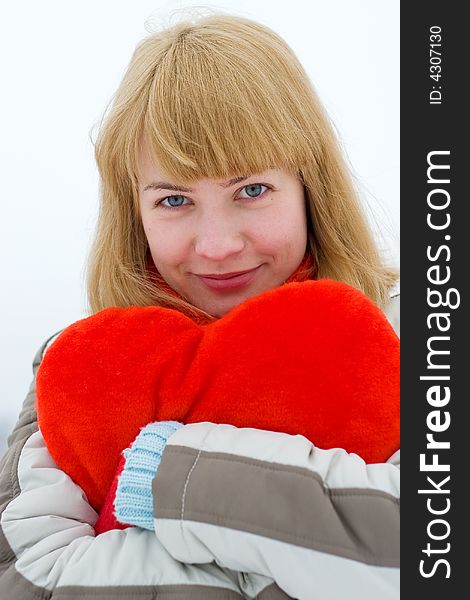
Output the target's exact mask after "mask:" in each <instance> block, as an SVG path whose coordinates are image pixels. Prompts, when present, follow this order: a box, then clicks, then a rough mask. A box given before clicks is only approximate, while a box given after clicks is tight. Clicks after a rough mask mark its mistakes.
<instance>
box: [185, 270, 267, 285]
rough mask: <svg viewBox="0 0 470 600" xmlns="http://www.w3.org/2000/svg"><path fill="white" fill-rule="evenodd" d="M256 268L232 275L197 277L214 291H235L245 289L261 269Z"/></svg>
mask: <svg viewBox="0 0 470 600" xmlns="http://www.w3.org/2000/svg"><path fill="white" fill-rule="evenodd" d="M260 267H261V265H259V266H258V267H255V268H254V269H249V270H247V271H234V272H232V273H222V274H220V275H218V274H215V273H214V274H212V273H210V274H204V275H198V274H196V277H198V278H199V280H200V281H202V283H204V284H205V285H206V286H207V287H208V288H210V289H212V290H218V291H225V290H234V289H237V288H241V287H245V286H247V285H248V284H249V283H251V281H253V279H254V278H255V276H256V274H257V273H258V270H259V268H260Z"/></svg>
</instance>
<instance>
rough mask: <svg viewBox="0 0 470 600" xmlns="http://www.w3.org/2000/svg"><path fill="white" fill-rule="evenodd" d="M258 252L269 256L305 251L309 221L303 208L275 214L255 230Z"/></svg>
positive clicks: (264, 220)
mask: <svg viewBox="0 0 470 600" xmlns="http://www.w3.org/2000/svg"><path fill="white" fill-rule="evenodd" d="M254 235H255V236H256V245H257V248H258V250H260V251H263V252H265V253H267V254H279V253H282V254H284V253H290V252H291V251H296V250H297V249H300V250H299V251H300V252H303V251H304V250H305V245H306V242H307V220H306V216H305V211H304V210H303V208H297V207H295V208H291V210H280V211H276V212H273V213H272V214H271V215H270V216H269V218H266V219H263V222H262V223H258V224H257V226H256V228H254Z"/></svg>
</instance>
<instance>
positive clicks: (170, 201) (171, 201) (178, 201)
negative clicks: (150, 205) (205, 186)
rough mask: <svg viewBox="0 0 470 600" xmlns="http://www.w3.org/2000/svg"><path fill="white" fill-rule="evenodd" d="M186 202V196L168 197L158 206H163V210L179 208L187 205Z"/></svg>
mask: <svg viewBox="0 0 470 600" xmlns="http://www.w3.org/2000/svg"><path fill="white" fill-rule="evenodd" d="M185 200H186V197H185V196H167V197H166V198H163V200H161V201H160V202H159V203H158V205H159V206H163V208H179V207H180V206H183V205H184V204H186V202H185Z"/></svg>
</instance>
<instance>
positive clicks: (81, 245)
mask: <svg viewBox="0 0 470 600" xmlns="http://www.w3.org/2000/svg"><path fill="white" fill-rule="evenodd" d="M200 4H201V3H200V2H177V1H166V2H157V1H148V0H132V1H129V0H98V1H97V0H81V1H80V2H64V1H63V0H42V1H41V2H36V1H35V0H23V1H18V2H10V3H8V5H6V4H5V5H4V7H3V8H2V11H1V13H2V14H1V18H0V57H1V59H0V60H1V63H2V64H1V71H0V72H1V90H2V91H1V94H0V119H1V129H0V131H1V135H0V169H1V192H0V202H1V213H0V215H1V218H0V244H1V284H2V287H1V306H0V308H1V310H0V319H1V323H0V327H1V333H2V343H1V346H0V369H1V370H0V453H1V452H2V451H3V450H4V448H5V438H6V435H7V433H8V432H9V431H10V430H11V429H12V427H13V425H14V422H15V421H16V417H17V415H18V412H19V410H20V407H21V403H22V401H23V399H24V396H25V393H26V391H27V388H28V385H29V381H30V379H31V360H32V358H33V356H34V353H35V351H36V349H37V348H38V347H39V345H40V344H41V343H42V341H43V340H44V339H46V338H47V337H48V336H49V335H51V334H52V333H54V332H55V331H58V330H59V329H62V328H63V327H65V326H67V325H68V324H70V323H71V322H73V321H75V320H77V319H79V318H82V317H83V316H85V289H84V284H83V281H84V277H83V275H84V265H85V259H86V255H87V250H88V247H89V243H90V239H91V236H92V232H93V227H94V223H95V216H96V212H97V201H98V178H97V173H96V169H95V165H94V158H93V144H92V141H91V138H92V137H93V134H95V135H96V128H97V126H98V124H99V120H100V118H101V116H102V114H103V112H104V110H105V108H106V106H107V104H108V102H109V101H110V100H111V98H112V95H113V93H114V91H115V89H116V88H117V86H118V84H119V81H120V79H121V77H122V75H123V73H124V70H125V68H126V66H127V64H128V61H129V59H130V56H131V54H132V52H133V49H134V47H135V45H136V44H137V43H138V42H139V41H140V39H142V38H143V37H144V36H145V35H146V33H147V31H148V30H151V29H152V28H155V27H158V26H159V24H160V23H162V22H163V23H168V19H169V15H170V13H171V11H172V10H174V9H178V8H180V7H188V6H193V5H196V6H198V5H200ZM204 6H206V7H212V8H219V9H223V10H225V11H226V12H229V13H233V14H238V15H240V16H245V17H248V18H252V19H254V20H258V21H260V22H262V23H264V24H266V25H268V26H269V27H271V28H272V29H274V30H275V31H277V32H278V33H279V34H281V36H282V37H283V38H284V39H285V40H286V41H287V42H288V43H289V45H290V46H291V47H292V48H293V49H294V51H295V52H296V54H297V55H298V57H299V59H300V61H301V62H302V64H303V65H304V67H305V68H306V70H307V72H308V73H309V75H310V77H311V79H312V81H313V82H314V85H315V87H316V89H317V91H318V93H319V95H320V98H321V99H322V101H323V103H324V104H325V106H326V108H327V110H328V112H329V114H330V116H331V118H332V120H333V122H334V123H335V125H336V128H337V130H338V134H339V136H340V138H341V141H342V144H343V147H344V148H345V151H346V153H347V156H348V159H349V161H350V164H351V168H352V170H353V173H354V175H355V178H356V180H357V182H358V185H359V186H360V190H361V192H362V197H363V199H364V202H365V203H366V204H367V205H368V206H369V207H370V210H371V215H373V219H374V220H375V221H376V222H377V227H378V229H380V231H381V233H382V235H383V236H384V240H385V247H386V249H387V252H388V255H389V256H390V260H391V262H392V263H393V264H395V265H398V263H399V254H398V252H399V0H387V1H386V2H377V0H311V1H306V0H305V1H299V0H289V1H286V2H279V3H276V2H273V1H272V0H263V1H257V2H254V1H253V0H251V1H250V0H248V1H243V0H233V1H227V2H217V1H216V2H212V3H211V4H205V5H204Z"/></svg>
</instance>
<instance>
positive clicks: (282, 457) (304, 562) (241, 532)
mask: <svg viewBox="0 0 470 600" xmlns="http://www.w3.org/2000/svg"><path fill="white" fill-rule="evenodd" d="M397 459H398V456H397V455H394V457H393V460H391V461H389V463H386V464H376V465H366V464H365V463H364V462H363V461H362V459H360V458H359V457H358V456H356V455H354V454H347V453H346V452H345V451H344V450H340V449H334V450H320V449H318V448H315V447H314V446H313V445H312V444H311V443H310V442H309V441H308V440H307V439H306V438H304V437H302V436H290V435H287V434H282V433H272V432H266V431H259V430H253V429H237V428H235V427H232V426H228V425H212V424H209V423H198V424H193V425H186V426H185V427H182V428H181V429H179V430H178V431H176V432H175V433H174V434H173V435H171V437H170V438H169V440H168V443H167V446H166V448H165V451H164V452H163V457H162V461H161V464H160V466H159V468H158V471H157V474H156V476H155V479H154V481H153V489H154V517H155V529H156V532H157V535H158V538H159V540H160V541H161V542H162V543H163V545H164V546H165V548H166V549H167V550H168V552H169V553H170V554H171V555H172V556H173V557H174V558H176V559H177V560H181V561H184V562H188V563H208V562H210V561H214V560H215V561H216V562H217V564H220V565H222V566H224V567H228V568H230V569H236V570H238V571H244V572H249V573H250V572H251V573H259V574H261V575H264V576H267V577H270V578H272V579H273V580H274V581H275V582H276V583H277V585H278V586H279V587H280V588H281V589H282V590H283V591H284V592H285V593H287V594H288V595H289V596H292V597H295V598H300V599H303V598H305V599H307V598H313V597H319V598H320V597H321V598H332V599H333V598H341V597H352V598H361V600H367V599H369V598H370V599H372V598H374V599H375V598H378V597H380V598H383V599H385V598H397V597H398V594H399V468H398V462H397Z"/></svg>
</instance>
